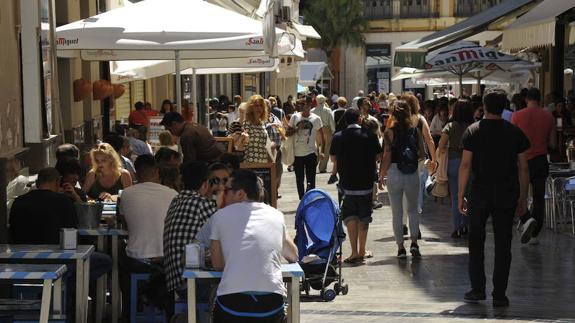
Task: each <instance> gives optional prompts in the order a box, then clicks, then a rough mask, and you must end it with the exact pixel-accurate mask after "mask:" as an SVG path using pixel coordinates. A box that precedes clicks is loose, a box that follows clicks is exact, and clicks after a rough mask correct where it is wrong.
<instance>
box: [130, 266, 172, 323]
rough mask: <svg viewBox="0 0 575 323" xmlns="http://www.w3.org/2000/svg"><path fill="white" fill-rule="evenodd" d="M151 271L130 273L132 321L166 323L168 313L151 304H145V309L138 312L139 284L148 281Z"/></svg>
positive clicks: (133, 322) (131, 322) (132, 322)
mask: <svg viewBox="0 0 575 323" xmlns="http://www.w3.org/2000/svg"><path fill="white" fill-rule="evenodd" d="M148 279H150V274H149V273H132V274H130V323H136V322H138V321H145V322H162V323H166V314H165V313H164V311H160V310H158V309H156V308H153V307H150V306H143V309H144V311H143V312H138V294H139V293H138V287H139V286H138V284H141V283H142V282H147V281H148Z"/></svg>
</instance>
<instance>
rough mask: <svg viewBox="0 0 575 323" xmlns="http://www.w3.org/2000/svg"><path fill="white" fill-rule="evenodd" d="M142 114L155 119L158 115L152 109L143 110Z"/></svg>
mask: <svg viewBox="0 0 575 323" xmlns="http://www.w3.org/2000/svg"><path fill="white" fill-rule="evenodd" d="M144 112H145V113H146V115H147V116H148V117H156V116H158V115H159V113H158V111H156V110H153V109H144Z"/></svg>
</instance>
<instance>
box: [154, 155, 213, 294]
mask: <svg viewBox="0 0 575 323" xmlns="http://www.w3.org/2000/svg"><path fill="white" fill-rule="evenodd" d="M182 181H183V183H184V189H183V190H182V191H181V192H180V193H179V194H178V195H177V196H176V197H175V198H174V199H173V200H172V203H171V204H170V207H169V209H168V214H167V216H166V220H165V225H164V267H165V269H166V284H167V287H168V290H169V291H171V292H172V291H176V290H178V289H179V288H180V287H183V286H185V285H184V279H183V278H182V273H183V271H184V266H185V263H184V258H183V255H184V254H185V251H186V245H187V244H190V243H192V241H193V240H194V239H195V237H196V234H197V233H198V231H199V230H200V228H201V227H202V226H203V225H204V224H205V223H206V222H207V221H208V219H209V218H210V217H211V216H212V214H214V213H215V212H216V210H217V207H216V203H215V201H214V200H212V199H211V198H210V197H209V196H208V195H209V184H208V166H207V165H206V164H205V163H202V162H189V163H187V164H185V165H183V166H182Z"/></svg>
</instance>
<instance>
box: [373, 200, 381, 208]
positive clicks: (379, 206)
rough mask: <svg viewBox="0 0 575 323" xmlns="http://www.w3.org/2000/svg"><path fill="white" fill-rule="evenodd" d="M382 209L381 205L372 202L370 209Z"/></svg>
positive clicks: (378, 202) (377, 202)
mask: <svg viewBox="0 0 575 323" xmlns="http://www.w3.org/2000/svg"><path fill="white" fill-rule="evenodd" d="M382 207H383V203H381V202H380V201H373V205H372V209H374V210H377V209H381V208H382Z"/></svg>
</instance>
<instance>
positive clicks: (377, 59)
mask: <svg viewBox="0 0 575 323" xmlns="http://www.w3.org/2000/svg"><path fill="white" fill-rule="evenodd" d="M503 1H505V0H362V2H363V4H364V7H365V18H366V19H367V20H368V21H369V28H368V30H367V31H366V32H365V33H364V36H365V41H366V46H365V49H362V50H359V49H349V48H348V49H346V55H344V58H343V59H342V60H343V61H342V64H343V67H344V68H343V70H344V71H345V73H346V77H345V78H344V79H343V82H344V84H340V88H343V89H345V92H346V95H348V96H354V95H355V92H356V91H357V90H359V89H365V90H368V91H381V92H394V93H401V92H402V91H403V90H404V89H407V88H409V89H411V90H414V91H416V92H417V91H423V90H422V89H421V88H423V87H424V86H418V85H414V84H410V82H409V81H407V84H405V83H406V81H391V78H392V77H393V75H394V74H396V73H397V72H399V68H400V67H397V66H394V65H393V57H394V54H395V48H396V47H398V46H400V45H402V44H405V43H407V42H409V41H412V40H415V39H418V38H422V37H424V36H427V35H429V34H431V33H433V32H435V31H437V30H441V29H444V28H446V27H449V26H451V25H454V24H456V23H458V22H460V21H462V20H464V19H466V18H468V17H470V16H473V15H475V14H478V13H480V12H482V11H483V10H485V9H487V8H490V7H492V6H494V5H497V4H499V3H501V2H503ZM497 36H498V33H496V32H485V33H482V34H480V35H477V36H476V37H474V38H472V39H471V40H475V41H479V42H480V43H482V45H484V44H485V42H487V41H491V40H493V39H495V38H496V37H497ZM361 62H364V64H361Z"/></svg>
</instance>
